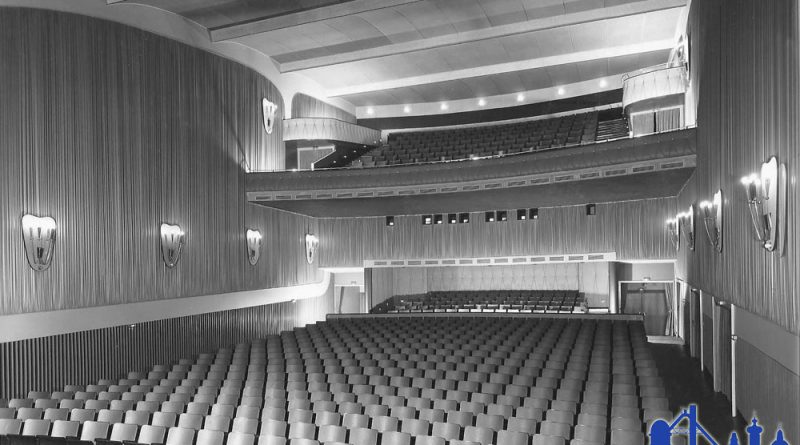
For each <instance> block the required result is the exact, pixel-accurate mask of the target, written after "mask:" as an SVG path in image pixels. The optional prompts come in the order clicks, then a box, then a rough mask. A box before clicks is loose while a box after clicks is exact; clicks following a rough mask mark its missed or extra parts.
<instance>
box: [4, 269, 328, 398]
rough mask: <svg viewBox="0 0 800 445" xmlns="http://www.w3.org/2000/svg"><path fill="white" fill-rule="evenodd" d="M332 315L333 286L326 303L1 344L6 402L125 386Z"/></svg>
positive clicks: (258, 308) (318, 301) (320, 299)
mask: <svg viewBox="0 0 800 445" xmlns="http://www.w3.org/2000/svg"><path fill="white" fill-rule="evenodd" d="M331 312H333V288H332V285H331V288H329V289H328V292H327V293H325V294H324V295H323V296H320V297H316V298H307V299H302V300H297V301H296V302H295V303H293V302H284V303H277V304H270V305H265V306H255V307H249V308H245V309H236V310H229V311H222V312H212V313H206V314H201V315H194V316H188V317H179V318H171V319H166V320H159V321H153V322H147V323H141V324H137V325H135V326H117V327H113V328H108V329H97V330H91V331H83V332H77V333H72V334H66V335H56V336H50V337H42V338H36V339H31V340H23V341H16V342H9V343H0V376H2V378H0V399H3V398H5V399H8V398H12V397H26V396H27V393H28V391H48V392H52V391H57V390H58V391H60V390H62V388H63V387H64V385H67V384H76V385H86V384H91V383H97V381H98V380H99V379H120V378H125V377H126V374H127V373H128V372H129V371H144V370H147V369H149V368H151V367H152V365H154V364H161V363H172V362H177V360H178V359H180V358H184V357H190V356H192V355H195V354H198V353H201V352H213V351H215V350H216V349H218V348H221V347H230V346H231V345H235V344H236V343H240V342H247V341H250V340H252V339H255V338H263V337H266V336H267V335H272V334H278V333H280V332H281V331H285V330H290V329H292V328H294V327H296V326H305V325H306V324H308V323H313V322H316V321H321V320H324V319H325V316H326V315H327V314H329V313H331Z"/></svg>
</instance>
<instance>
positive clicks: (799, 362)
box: [733, 306, 800, 375]
mask: <svg viewBox="0 0 800 445" xmlns="http://www.w3.org/2000/svg"><path fill="white" fill-rule="evenodd" d="M733 307H734V308H735V313H736V315H735V317H736V328H735V330H734V332H733V334H734V335H736V336H737V337H738V340H740V341H741V340H744V341H746V342H747V343H750V345H752V346H753V347H754V348H756V349H758V350H760V351H761V352H763V353H764V355H766V356H768V357H770V358H771V359H773V360H775V361H776V362H778V363H780V364H781V365H782V366H784V367H785V368H786V369H788V370H789V371H791V372H793V373H794V374H797V375H800V336H798V335H797V334H793V333H791V332H789V331H787V330H786V329H784V328H782V327H781V326H779V325H777V324H775V323H774V322H772V321H769V320H767V319H766V318H763V317H761V316H759V315H756V314H754V313H752V312H750V311H747V310H745V309H744V308H741V307H739V306H733Z"/></svg>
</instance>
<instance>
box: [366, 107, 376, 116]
mask: <svg viewBox="0 0 800 445" xmlns="http://www.w3.org/2000/svg"><path fill="white" fill-rule="evenodd" d="M367 114H369V115H373V114H375V110H374V109H373V108H372V107H368V108H367Z"/></svg>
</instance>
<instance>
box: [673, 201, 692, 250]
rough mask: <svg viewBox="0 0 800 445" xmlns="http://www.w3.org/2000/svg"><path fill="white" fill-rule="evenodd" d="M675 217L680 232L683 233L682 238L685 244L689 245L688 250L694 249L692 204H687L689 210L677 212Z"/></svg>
mask: <svg viewBox="0 0 800 445" xmlns="http://www.w3.org/2000/svg"><path fill="white" fill-rule="evenodd" d="M677 217H678V223H679V224H680V233H682V234H683V236H684V240H686V246H687V247H689V250H694V238H695V237H694V229H695V223H694V204H692V205H690V206H689V210H687V211H685V212H681V213H679V214H678V215H677Z"/></svg>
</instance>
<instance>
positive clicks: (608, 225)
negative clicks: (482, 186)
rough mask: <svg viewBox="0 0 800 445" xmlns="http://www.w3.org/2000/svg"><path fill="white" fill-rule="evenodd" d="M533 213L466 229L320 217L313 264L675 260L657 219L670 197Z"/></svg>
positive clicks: (474, 218) (476, 220) (480, 218)
mask: <svg viewBox="0 0 800 445" xmlns="http://www.w3.org/2000/svg"><path fill="white" fill-rule="evenodd" d="M596 209H597V214H596V215H595V216H587V215H586V209H585V207H584V206H570V207H552V208H540V209H539V219H538V220H535V221H534V220H529V221H517V220H516V212H515V211H514V210H509V212H508V216H509V221H507V222H494V223H487V222H484V214H483V213H472V214H471V215H470V223H469V224H442V225H430V226H423V225H422V224H421V217H420V216H419V215H412V216H396V217H395V225H394V227H387V226H386V221H385V219H384V218H383V217H379V218H341V219H338V218H322V219H318V220H317V221H318V223H319V232H320V245H319V258H320V264H321V265H322V266H326V267H358V266H363V262H364V260H374V259H409V258H475V257H496V256H514V255H533V254H569V253H601V252H616V253H617V258H618V259H621V260H634V259H674V258H675V250H674V247H673V246H672V244H671V242H670V240H669V234H668V233H667V231H666V230H664V221H665V220H666V219H667V217H668V216H669V215H674V214H675V209H676V207H675V198H658V199H649V200H640V201H628V202H617V203H606V204H597V207H596Z"/></svg>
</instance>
